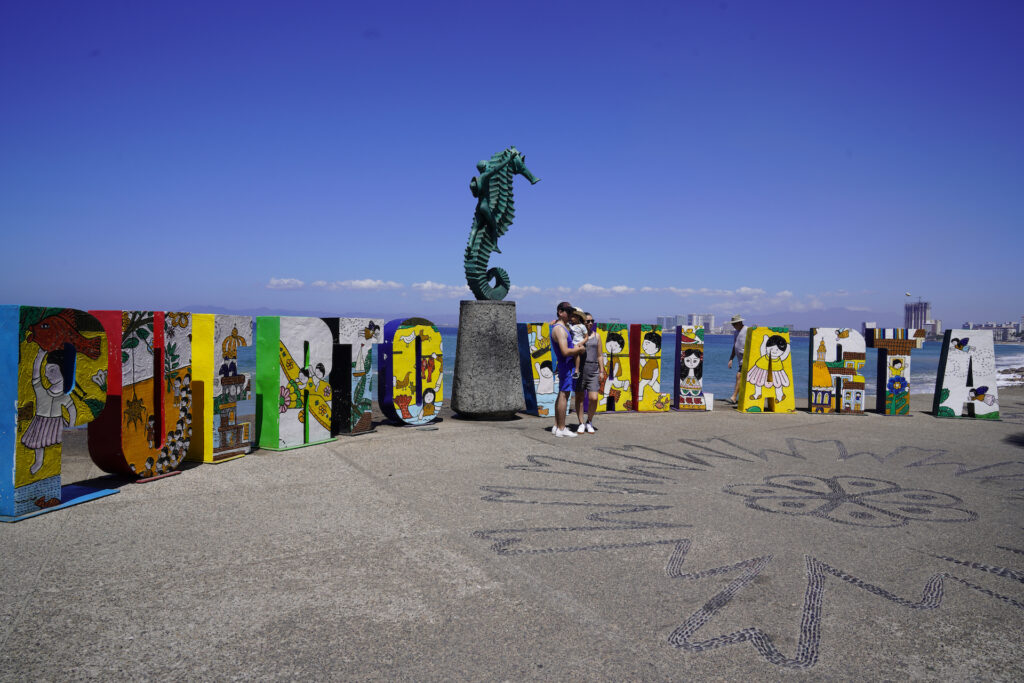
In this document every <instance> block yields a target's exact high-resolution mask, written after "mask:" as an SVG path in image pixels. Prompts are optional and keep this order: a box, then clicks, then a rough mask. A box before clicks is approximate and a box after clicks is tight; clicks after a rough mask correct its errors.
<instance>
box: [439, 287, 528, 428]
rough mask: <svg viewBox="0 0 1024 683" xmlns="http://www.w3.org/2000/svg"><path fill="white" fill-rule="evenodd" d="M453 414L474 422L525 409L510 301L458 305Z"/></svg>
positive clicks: (497, 418)
mask: <svg viewBox="0 0 1024 683" xmlns="http://www.w3.org/2000/svg"><path fill="white" fill-rule="evenodd" d="M452 410H454V411H455V412H456V413H458V414H459V415H461V416H462V417H467V418H471V419H477V420H507V419H510V418H512V417H513V416H514V415H515V414H516V413H517V412H518V411H521V410H526V401H525V399H524V398H523V380H522V377H520V373H519V346H518V341H517V338H516V304H515V302H514V301H462V302H460V305H459V339H458V343H457V347H456V351H455V377H454V381H453V383H452Z"/></svg>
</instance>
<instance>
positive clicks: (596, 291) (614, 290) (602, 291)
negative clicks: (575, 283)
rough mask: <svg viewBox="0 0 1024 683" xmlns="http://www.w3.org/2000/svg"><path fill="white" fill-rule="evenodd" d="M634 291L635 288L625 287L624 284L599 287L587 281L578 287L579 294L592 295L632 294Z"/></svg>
mask: <svg viewBox="0 0 1024 683" xmlns="http://www.w3.org/2000/svg"><path fill="white" fill-rule="evenodd" d="M635 291H636V289H635V288H633V287H627V286H626V285H615V286H614V287H601V286H600V285H592V284H590V283H589V282H588V283H586V284H584V285H581V286H580V288H579V293H580V294H593V295H594V296H612V295H616V294H632V293H633V292H635Z"/></svg>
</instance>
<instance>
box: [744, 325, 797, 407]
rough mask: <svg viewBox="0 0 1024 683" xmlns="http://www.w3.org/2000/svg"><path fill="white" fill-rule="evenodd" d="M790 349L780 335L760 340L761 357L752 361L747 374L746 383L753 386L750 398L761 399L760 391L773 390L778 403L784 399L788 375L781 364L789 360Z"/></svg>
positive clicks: (766, 336)
mask: <svg viewBox="0 0 1024 683" xmlns="http://www.w3.org/2000/svg"><path fill="white" fill-rule="evenodd" d="M791 350H792V349H790V347H789V344H788V343H787V342H786V340H785V338H784V337H782V335H778V334H773V335H771V336H768V335H765V336H764V337H762V338H761V357H760V358H758V359H757V360H756V361H754V365H753V367H751V368H750V371H749V372H748V373H747V381H748V382H750V383H751V384H753V385H754V393H753V394H752V395H751V396H750V398H752V399H754V400H755V401H756V400H757V399H759V398H761V389H762V388H767V389H771V388H773V387H774V389H775V399H776V400H777V401H779V402H780V403H781V402H782V401H783V400H784V399H785V398H786V394H785V393H784V392H783V389H785V388H786V387H788V386H789V375H787V374H786V371H785V370H784V369H783V366H782V364H783V362H784V361H785V360H786V359H787V358H789V353H790V351H791Z"/></svg>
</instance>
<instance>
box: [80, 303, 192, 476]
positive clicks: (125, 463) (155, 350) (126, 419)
mask: <svg viewBox="0 0 1024 683" xmlns="http://www.w3.org/2000/svg"><path fill="white" fill-rule="evenodd" d="M93 314H94V315H95V316H96V318H97V319H98V320H99V321H100V322H101V323H102V324H103V327H104V329H105V330H106V332H107V336H108V338H109V339H110V343H111V346H112V347H113V348H111V352H110V356H111V366H110V367H109V376H108V380H109V381H108V384H109V386H108V390H107V408H106V410H105V411H104V414H103V415H102V416H101V417H100V419H98V420H96V421H95V422H93V423H92V424H90V425H89V455H90V456H91V457H92V459H93V462H95V463H96V464H97V465H98V466H99V467H100V468H101V469H102V470H104V471H105V472H110V473H112V474H123V475H126V476H135V477H140V478H148V477H154V476H158V475H162V474H167V473H169V472H172V471H174V470H175V469H176V468H177V467H178V465H179V463H181V461H182V459H183V458H184V457H185V455H186V453H187V452H188V449H189V443H190V441H191V436H192V386H191V385H192V367H191V365H192V316H191V314H190V313H179V312H167V313H165V312H163V311H94V312H93ZM115 340H116V341H115ZM115 344H116V346H115ZM118 349H119V350H120V354H119V355H120V357H119V358H118ZM117 360H119V361H120V364H119V365H118V366H116V370H115V366H114V363H115V362H116V361H117Z"/></svg>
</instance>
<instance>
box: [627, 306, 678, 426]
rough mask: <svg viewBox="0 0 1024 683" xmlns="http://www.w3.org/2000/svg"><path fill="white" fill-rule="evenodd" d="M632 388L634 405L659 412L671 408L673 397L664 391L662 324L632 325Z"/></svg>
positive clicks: (630, 334) (644, 409) (630, 338)
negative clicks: (634, 397) (662, 386)
mask: <svg viewBox="0 0 1024 683" xmlns="http://www.w3.org/2000/svg"><path fill="white" fill-rule="evenodd" d="M629 346H630V348H631V349H632V350H633V353H632V355H631V356H630V367H629V369H630V374H631V375H632V382H631V387H630V388H631V389H632V391H633V395H634V396H636V402H635V409H636V410H640V411H643V412H659V411H665V410H668V409H669V407H670V406H669V403H671V400H672V397H671V396H670V395H669V394H663V393H661V325H630V326H629Z"/></svg>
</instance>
